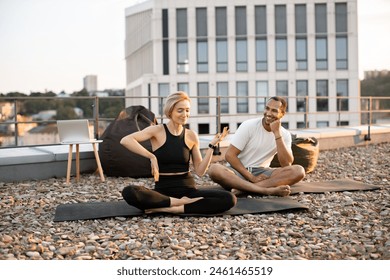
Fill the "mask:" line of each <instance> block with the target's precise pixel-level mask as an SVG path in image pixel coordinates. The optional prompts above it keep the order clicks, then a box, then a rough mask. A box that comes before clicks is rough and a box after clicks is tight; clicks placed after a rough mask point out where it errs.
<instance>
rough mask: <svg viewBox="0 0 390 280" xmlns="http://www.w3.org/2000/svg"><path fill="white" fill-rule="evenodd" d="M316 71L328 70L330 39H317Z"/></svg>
mask: <svg viewBox="0 0 390 280" xmlns="http://www.w3.org/2000/svg"><path fill="white" fill-rule="evenodd" d="M316 69H317V70H327V69H328V39H327V38H326V37H323V38H321V37H319V38H316Z"/></svg>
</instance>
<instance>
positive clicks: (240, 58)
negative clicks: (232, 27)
mask: <svg viewBox="0 0 390 280" xmlns="http://www.w3.org/2000/svg"><path fill="white" fill-rule="evenodd" d="M247 70H248V51H247V40H245V39H241V40H236V71H237V72H246V71H247Z"/></svg>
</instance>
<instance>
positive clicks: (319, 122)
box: [317, 121, 329, 128]
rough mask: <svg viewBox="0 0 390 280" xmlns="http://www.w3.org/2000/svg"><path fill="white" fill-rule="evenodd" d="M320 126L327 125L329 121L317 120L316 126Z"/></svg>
mask: <svg viewBox="0 0 390 280" xmlns="http://www.w3.org/2000/svg"><path fill="white" fill-rule="evenodd" d="M322 127H329V122H328V121H318V122H317V128H322Z"/></svg>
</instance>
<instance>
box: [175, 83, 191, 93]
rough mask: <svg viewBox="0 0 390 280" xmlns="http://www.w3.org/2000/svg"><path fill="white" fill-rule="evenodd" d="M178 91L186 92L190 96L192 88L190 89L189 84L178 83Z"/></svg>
mask: <svg viewBox="0 0 390 280" xmlns="http://www.w3.org/2000/svg"><path fill="white" fill-rule="evenodd" d="M177 90H178V91H184V92H185V93H187V94H188V95H189V94H190V87H189V85H188V83H178V84H177Z"/></svg>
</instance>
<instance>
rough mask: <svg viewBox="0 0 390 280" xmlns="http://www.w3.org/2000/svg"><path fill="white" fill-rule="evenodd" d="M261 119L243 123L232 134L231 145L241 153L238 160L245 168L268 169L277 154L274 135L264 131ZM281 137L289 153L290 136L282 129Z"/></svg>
mask: <svg viewBox="0 0 390 280" xmlns="http://www.w3.org/2000/svg"><path fill="white" fill-rule="evenodd" d="M262 120H263V118H256V119H250V120H246V121H244V122H243V123H242V124H241V125H240V127H239V128H238V129H237V131H236V133H235V134H234V136H233V138H232V140H231V142H230V143H231V144H232V145H233V146H234V147H236V148H237V149H239V150H240V151H241V153H240V154H239V155H238V158H239V159H240V160H241V162H242V164H243V165H244V166H245V167H246V168H247V167H269V165H270V164H271V161H272V159H273V157H274V156H275V154H276V153H277V149H276V141H275V135H274V133H273V132H269V131H267V130H265V128H264V126H263V124H262ZM280 132H281V136H282V137H283V140H284V143H285V144H286V147H287V149H289V150H290V152H291V153H292V151H291V142H292V140H291V134H290V132H288V131H287V130H286V129H285V128H284V127H281V128H280Z"/></svg>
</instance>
